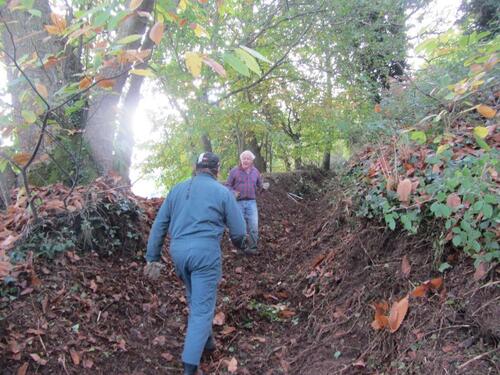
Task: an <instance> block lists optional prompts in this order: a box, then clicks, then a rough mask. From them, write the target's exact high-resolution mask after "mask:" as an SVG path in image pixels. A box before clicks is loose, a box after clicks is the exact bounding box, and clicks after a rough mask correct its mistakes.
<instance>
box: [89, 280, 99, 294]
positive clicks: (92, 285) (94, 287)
mask: <svg viewBox="0 0 500 375" xmlns="http://www.w3.org/2000/svg"><path fill="white" fill-rule="evenodd" d="M90 289H91V290H92V291H93V292H94V293H95V292H97V284H96V283H95V281H94V280H90Z"/></svg>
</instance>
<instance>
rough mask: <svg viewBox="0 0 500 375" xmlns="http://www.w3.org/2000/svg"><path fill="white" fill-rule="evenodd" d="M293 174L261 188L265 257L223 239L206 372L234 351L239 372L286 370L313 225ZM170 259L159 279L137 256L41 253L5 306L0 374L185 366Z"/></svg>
mask: <svg viewBox="0 0 500 375" xmlns="http://www.w3.org/2000/svg"><path fill="white" fill-rule="evenodd" d="M295 183H296V181H295V180H294V179H292V180H290V181H278V183H277V185H276V186H272V188H271V189H270V191H268V192H266V193H264V195H263V196H262V197H261V199H260V202H259V207H260V228H261V237H262V240H261V248H262V251H261V253H260V254H259V255H258V256H254V257H247V256H243V255H241V254H240V253H237V252H236V251H235V250H234V249H233V248H232V247H231V246H230V244H229V241H228V240H227V239H225V240H224V241H223V256H224V261H223V268H224V273H223V280H222V283H221V285H220V288H219V295H218V303H217V316H216V320H217V322H216V325H215V326H214V333H215V336H216V342H217V345H218V349H217V350H216V352H215V353H213V354H212V355H211V356H209V357H204V358H203V362H202V368H203V370H204V371H205V372H206V373H208V374H225V373H229V372H228V361H230V360H231V359H233V358H234V359H235V360H236V363H237V368H238V370H237V373H238V374H274V373H276V374H278V373H285V372H288V371H289V368H290V365H289V364H288V363H287V360H286V358H285V357H286V354H287V353H286V348H287V347H289V346H290V345H292V344H294V343H296V342H297V340H298V338H299V334H298V333H297V332H300V328H301V325H303V315H304V311H302V310H301V309H302V306H301V299H303V298H304V297H303V296H302V294H301V291H300V290H295V289H294V288H295V285H293V283H295V281H296V275H297V266H298V265H300V264H301V261H302V259H304V257H305V258H307V255H306V254H302V253H301V249H302V248H304V244H303V242H304V230H305V229H306V228H308V227H312V221H313V220H315V215H314V212H315V204H316V203H315V200H314V199H313V198H307V197H306V198H304V199H303V200H299V199H296V200H294V199H292V198H290V197H289V196H288V195H287V192H288V191H291V192H296V193H298V191H297V190H296V186H292V185H294V184H295ZM293 189H295V190H293ZM164 260H165V261H166V262H167V270H166V272H165V273H164V275H163V276H162V278H161V280H160V281H159V282H158V283H157V284H155V285H154V284H152V283H151V282H149V281H147V280H145V279H144V278H143V277H142V267H143V265H144V261H143V259H142V257H140V256H136V257H130V256H127V255H125V254H123V255H121V256H119V255H118V256H114V257H107V258H106V257H101V256H98V255H97V254H93V253H90V254H89V253H87V254H78V255H77V254H76V253H73V252H69V253H67V254H65V255H64V256H61V257H59V258H57V259H56V260H55V261H52V262H44V261H41V260H37V261H36V262H35V264H34V270H35V272H34V274H36V275H37V276H36V277H37V279H38V280H37V281H36V283H34V284H36V288H34V290H31V291H28V292H27V293H26V294H25V295H24V296H20V298H18V299H16V300H15V301H13V302H12V303H11V304H9V305H8V308H7V309H4V310H3V311H2V320H0V333H1V336H2V339H1V341H0V345H1V346H0V368H1V369H2V370H1V373H2V374H23V373H24V371H25V370H27V372H26V373H40V374H49V373H50V374H54V373H57V374H59V373H60V374H85V373H86V374H101V373H102V374H160V373H161V374H177V373H181V363H180V359H179V357H180V353H181V351H182V343H183V337H184V332H185V322H186V317H187V309H186V305H185V299H184V291H183V286H182V284H181V283H180V282H179V280H177V278H176V276H175V274H174V272H173V268H172V265H171V263H170V260H169V257H168V255H166V256H165V257H164ZM297 297H298V298H297ZM233 363H234V360H233Z"/></svg>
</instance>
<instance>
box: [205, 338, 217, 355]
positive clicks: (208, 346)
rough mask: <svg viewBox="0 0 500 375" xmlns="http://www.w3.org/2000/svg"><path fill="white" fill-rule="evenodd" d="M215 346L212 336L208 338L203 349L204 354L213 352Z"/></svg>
mask: <svg viewBox="0 0 500 375" xmlns="http://www.w3.org/2000/svg"><path fill="white" fill-rule="evenodd" d="M216 348H217V346H216V345H215V340H214V337H213V336H212V335H210V336H208V339H207V342H206V343H205V347H204V348H203V351H204V352H208V353H211V352H214V351H215V349H216Z"/></svg>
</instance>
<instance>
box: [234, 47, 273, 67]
mask: <svg viewBox="0 0 500 375" xmlns="http://www.w3.org/2000/svg"><path fill="white" fill-rule="evenodd" d="M240 48H241V49H243V50H245V51H246V52H248V53H249V54H250V55H252V56H253V57H256V58H258V59H259V60H262V61H264V62H266V63H268V64H272V62H271V61H270V60H269V59H267V58H266V57H265V56H263V55H261V54H260V53H259V52H257V51H256V50H254V49H251V48H248V47H245V46H240Z"/></svg>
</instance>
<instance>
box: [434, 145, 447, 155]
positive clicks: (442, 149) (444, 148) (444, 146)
mask: <svg viewBox="0 0 500 375" xmlns="http://www.w3.org/2000/svg"><path fill="white" fill-rule="evenodd" d="M448 147H449V146H448V144H445V145H440V146H439V147H438V148H437V151H436V154H438V155H439V154H441V153H442V152H444V151H445V150H447V149H448Z"/></svg>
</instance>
